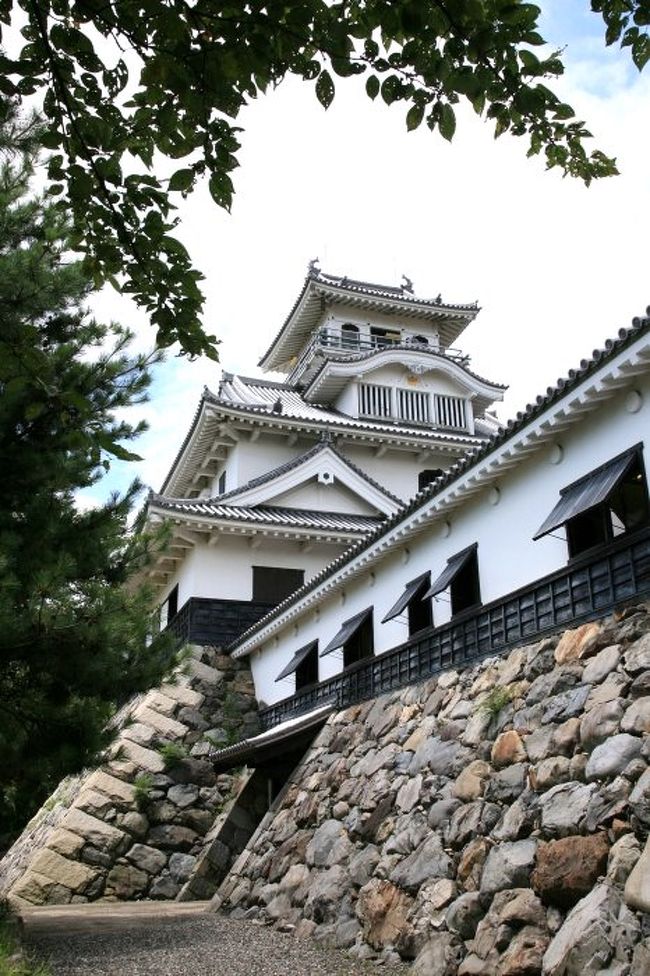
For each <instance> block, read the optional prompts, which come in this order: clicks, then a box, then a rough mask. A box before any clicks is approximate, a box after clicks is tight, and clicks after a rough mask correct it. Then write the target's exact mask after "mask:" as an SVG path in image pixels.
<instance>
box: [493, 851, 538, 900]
mask: <svg viewBox="0 0 650 976" xmlns="http://www.w3.org/2000/svg"><path fill="white" fill-rule="evenodd" d="M536 851H537V841H536V840H532V839H529V840H517V841H510V842H505V843H503V844H498V845H497V846H496V847H493V848H492V850H491V851H490V853H489V854H488V857H487V860H486V862H485V867H484V868H483V874H482V875H481V894H490V895H493V894H495V893H496V892H497V891H503V890H504V889H510V888H521V887H525V886H526V885H527V884H528V881H529V878H530V872H531V871H532V869H533V865H534V864H535V854H536Z"/></svg>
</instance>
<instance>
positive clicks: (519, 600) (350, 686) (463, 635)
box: [260, 528, 650, 729]
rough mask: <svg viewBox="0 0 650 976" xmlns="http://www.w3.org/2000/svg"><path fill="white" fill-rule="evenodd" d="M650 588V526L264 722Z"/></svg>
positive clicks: (391, 682) (476, 652)
mask: <svg viewBox="0 0 650 976" xmlns="http://www.w3.org/2000/svg"><path fill="white" fill-rule="evenodd" d="M649 594H650V529H647V528H646V529H644V530H642V531H641V532H638V533H635V535H634V536H622V537H621V538H619V539H618V540H617V541H616V542H614V543H611V544H610V545H609V546H607V548H602V549H600V550H599V551H598V552H595V553H592V554H590V555H585V556H584V557H582V558H580V559H579V560H575V561H573V562H572V564H571V566H568V567H565V568H564V569H562V570H559V571H558V572H555V573H552V574H549V575H548V576H545V577H543V578H542V579H539V580H537V581H536V582H535V583H531V584H530V585H529V586H526V587H522V588H521V589H519V590H516V591H515V592H513V593H510V594H508V595H507V596H505V597H503V598H502V599H500V600H494V601H493V602H492V603H489V604H486V605H485V606H483V607H480V608H478V609H476V610H472V611H468V612H467V613H464V614H460V615H459V616H458V617H457V618H456V619H454V620H452V621H450V622H449V623H447V624H443V625H442V626H441V627H432V628H429V629H427V630H425V631H421V632H420V633H419V634H417V635H416V636H415V637H412V638H411V639H410V640H408V641H406V642H405V643H404V644H400V645H399V646H398V647H395V648H393V649H391V650H389V651H386V652H384V653H383V654H380V655H377V657H371V658H368V659H366V660H364V661H360V662H359V663H358V664H355V665H352V666H351V667H349V668H346V670H345V671H343V672H342V673H341V674H337V675H335V676H334V677H333V678H330V679H328V680H327V681H321V682H320V683H319V684H315V685H312V686H311V687H310V688H306V689H305V690H304V691H301V692H299V693H298V694H296V695H293V696H291V697H290V698H285V699H284V700H283V701H280V702H277V703H276V704H275V705H271V706H270V707H269V708H264V709H261V710H260V718H261V721H262V727H263V728H264V729H269V728H272V727H273V726H274V725H278V724H279V723H280V722H284V721H286V720H287V719H290V718H294V717H296V716H297V715H301V714H303V713H304V712H308V711H310V710H311V709H313V708H316V707H317V706H318V705H323V704H325V703H332V704H334V705H335V707H336V708H337V709H343V708H347V707H348V706H349V705H353V704H355V703H356V702H360V701H365V700H366V699H369V698H374V697H376V696H377V695H382V694H384V693H386V692H389V691H394V690H396V689H398V688H403V687H405V686H407V685H411V684H416V683H417V682H419V681H423V680H425V679H426V678H429V677H431V676H432V675H436V674H439V673H440V672H441V671H445V670H448V669H450V668H465V667H469V666H471V665H472V664H475V663H477V662H478V661H480V660H482V659H483V658H486V657H492V656H493V655H495V654H502V653H503V652H504V651H507V650H509V649H510V648H511V647H514V646H515V645H517V644H521V643H525V642H531V641H534V640H537V639H538V638H540V637H542V636H543V635H544V634H548V633H552V632H553V631H556V630H558V629H559V628H560V627H573V626H575V625H576V624H579V623H583V622H585V621H587V620H593V619H595V618H596V617H602V616H604V615H605V614H607V613H609V612H611V611H612V610H614V609H615V608H616V607H618V606H621V605H622V604H625V603H630V602H632V601H634V600H637V599H639V598H642V597H647V596H648V595H649Z"/></svg>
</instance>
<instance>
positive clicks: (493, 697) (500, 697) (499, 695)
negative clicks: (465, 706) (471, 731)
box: [477, 685, 517, 718]
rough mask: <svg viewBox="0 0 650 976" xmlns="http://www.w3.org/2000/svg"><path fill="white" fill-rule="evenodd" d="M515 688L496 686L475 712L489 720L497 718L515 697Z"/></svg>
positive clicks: (511, 686) (513, 686)
mask: <svg viewBox="0 0 650 976" xmlns="http://www.w3.org/2000/svg"><path fill="white" fill-rule="evenodd" d="M516 694H517V688H516V686H515V685H497V686H496V687H495V688H493V689H492V691H490V692H488V694H487V695H486V696H485V698H484V699H483V701H482V702H481V703H480V705H479V706H478V708H477V711H479V712H482V713H483V714H484V715H489V716H490V717H491V718H497V716H498V715H499V713H500V712H501V711H502V710H503V709H504V708H505V707H506V705H509V704H510V702H511V701H512V700H513V698H515V697H516Z"/></svg>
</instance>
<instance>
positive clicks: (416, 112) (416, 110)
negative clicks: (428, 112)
mask: <svg viewBox="0 0 650 976" xmlns="http://www.w3.org/2000/svg"><path fill="white" fill-rule="evenodd" d="M423 118H424V105H411V107H410V109H409V110H408V112H407V113H406V128H407V131H408V132H412V131H413V129H417V128H418V126H419V125H420V123H421V122H422V119H423Z"/></svg>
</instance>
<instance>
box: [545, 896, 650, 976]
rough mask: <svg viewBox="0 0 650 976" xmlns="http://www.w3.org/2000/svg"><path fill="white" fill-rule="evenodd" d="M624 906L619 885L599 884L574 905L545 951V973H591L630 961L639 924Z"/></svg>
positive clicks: (580, 975) (575, 975)
mask: <svg viewBox="0 0 650 976" xmlns="http://www.w3.org/2000/svg"><path fill="white" fill-rule="evenodd" d="M622 908H623V909H625V906H622V905H621V899H620V895H619V894H618V893H617V891H616V889H615V888H613V887H612V886H611V885H609V884H600V885H597V886H596V887H595V888H594V889H593V890H592V891H591V892H590V893H589V894H588V895H587V896H586V897H585V898H583V899H582V900H581V901H579V902H578V904H577V905H576V906H575V907H574V908H572V909H571V911H570V912H569V914H568V915H567V917H566V919H565V921H564V924H563V925H562V926H561V928H560V929H559V931H558V932H557V933H556V934H555V936H554V938H553V939H552V941H551V943H550V945H549V947H548V949H547V950H546V953H545V955H544V961H543V967H542V972H543V974H544V976H583V974H584V976H587V974H589V976H591V974H592V973H593V974H595V973H602V972H603V971H605V972H606V971H607V970H603V966H604V965H607V964H608V963H614V962H616V961H618V962H621V963H622V962H626V961H627V960H628V959H629V957H630V955H631V951H632V946H633V945H634V943H635V942H636V940H637V938H638V934H639V928H638V922H637V921H636V919H635V918H634V916H633V915H632V913H631V912H629V911H627V910H623V911H622V910H621V909H622ZM610 971H611V970H610ZM616 971H617V970H614V972H616ZM624 971H625V970H624V969H623V970H621V968H620V967H618V972H621V973H622V972H624Z"/></svg>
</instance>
